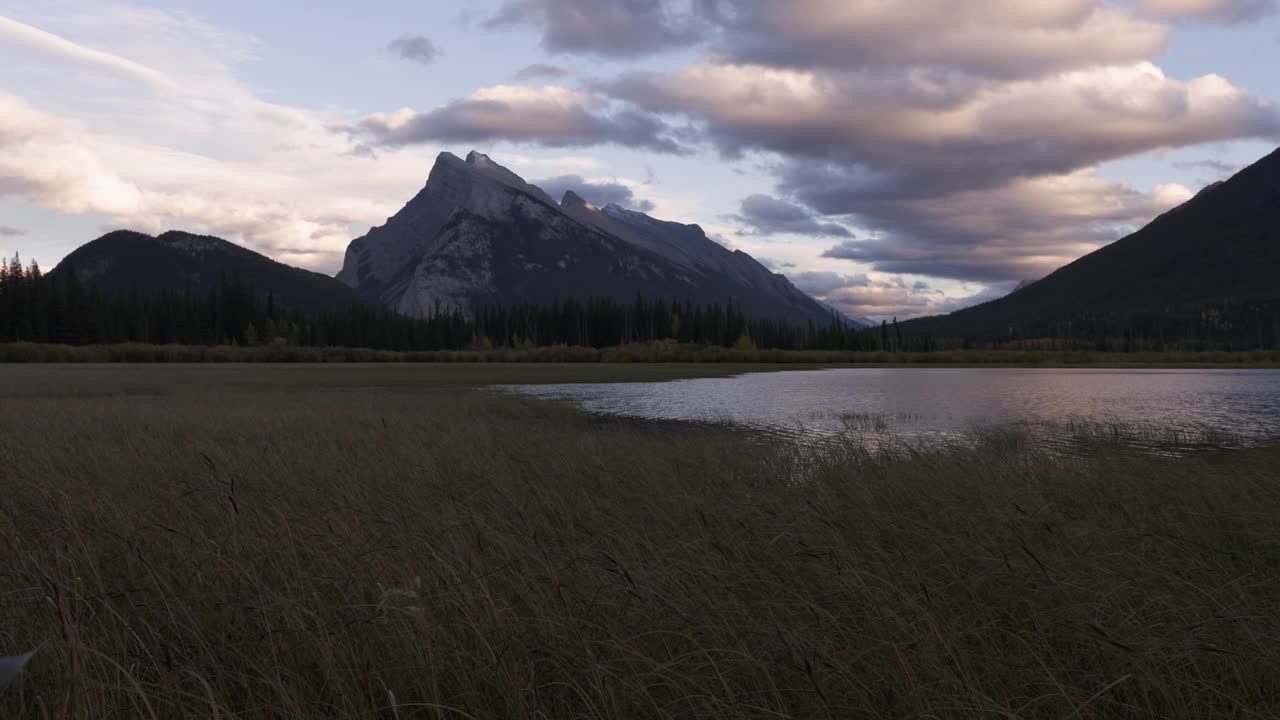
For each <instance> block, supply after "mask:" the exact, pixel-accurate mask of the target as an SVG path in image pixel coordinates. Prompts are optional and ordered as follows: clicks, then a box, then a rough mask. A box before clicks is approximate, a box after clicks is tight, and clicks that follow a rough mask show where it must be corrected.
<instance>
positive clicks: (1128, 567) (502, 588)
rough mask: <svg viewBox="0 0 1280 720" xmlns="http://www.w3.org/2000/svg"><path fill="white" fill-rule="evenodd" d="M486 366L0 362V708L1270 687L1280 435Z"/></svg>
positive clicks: (1214, 713) (965, 695) (292, 706)
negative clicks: (971, 414) (792, 443)
mask: <svg viewBox="0 0 1280 720" xmlns="http://www.w3.org/2000/svg"><path fill="white" fill-rule="evenodd" d="M500 369H501V371H502V373H503V375H502V377H503V378H505V379H507V380H510V381H513V382H515V381H518V382H541V381H563V380H569V379H573V380H583V379H593V380H638V379H660V378H663V377H682V376H687V375H685V374H684V373H697V374H702V372H703V371H704V370H705V368H701V367H699V368H684V367H680V366H668V367H660V368H654V367H646V366H642V365H636V366H623V367H593V368H591V369H590V370H589V371H586V372H589V373H597V374H596V375H591V376H589V377H588V376H584V375H582V374H581V373H582V372H584V368H582V367H580V366H570V367H564V366H559V367H558V366H554V365H548V366H527V367H526V366H521V367H519V368H514V367H510V366H504V367H501V368H500ZM741 369H744V368H731V367H727V366H726V367H722V368H716V370H717V371H719V370H724V371H726V372H727V371H730V370H732V371H738V370H741ZM488 372H491V371H490V370H488V369H486V368H480V369H477V368H476V367H475V366H432V367H429V368H421V367H409V366H387V367H337V368H334V367H312V368H298V367H284V366H271V367H262V366H236V367H207V366H155V365H151V366H129V365H121V366H109V367H108V366H91V365H85V366H65V367H57V368H50V367H43V366H0V551H2V552H3V553H4V557H5V562H4V563H3V564H0V655H10V654H16V653H18V652H21V651H24V650H27V649H30V648H32V647H36V646H40V647H41V650H40V652H39V654H38V655H37V656H36V658H35V660H34V661H33V663H32V665H31V667H30V668H29V669H28V671H27V672H26V673H24V675H23V676H21V677H20V679H19V680H18V681H17V682H16V683H15V684H13V685H11V686H10V687H8V688H5V689H3V690H0V717H4V718H64V717H66V718H134V717H142V718H304V717H305V718H347V719H354V718H402V719H403V718H441V719H443V718H485V719H487V718H557V719H558V718H633V717H640V718H686V717H708V718H740V717H759V718H879V717H884V718H900V717H916V718H973V717H990V718H1068V717H1070V718H1110V717H1153V718H1155V717H1159V718H1188V719H1191V718H1213V717H1239V718H1249V717H1276V716H1277V715H1280V612H1278V610H1280V524H1278V523H1277V522H1276V520H1277V518H1280V450H1275V449H1259V450H1252V451H1240V452H1231V453H1217V454H1204V455H1195V456H1191V457H1183V458H1180V459H1176V460H1174V459H1167V458H1165V459H1161V458H1153V457H1147V456H1139V455H1135V454H1133V453H1132V452H1131V451H1127V450H1124V449H1123V448H1120V447H1116V446H1110V445H1107V444H1105V443H1093V444H1091V445H1090V449H1089V451H1088V452H1087V453H1085V454H1081V455H1078V456H1071V457H1062V456H1054V457H1048V456H1039V455H1035V454H1032V453H1029V452H1027V451H1026V450H1025V448H1026V447H1027V446H1026V445H1024V444H1021V443H1019V442H1017V439H1016V438H1011V437H1002V436H998V435H993V436H990V437H989V438H987V439H986V440H985V441H984V442H981V443H978V444H977V445H976V446H972V447H953V448H943V449H935V450H929V451H912V450H910V449H909V448H899V449H897V450H891V451H886V452H883V453H879V454H876V453H870V452H868V451H866V450H865V449H863V448H861V447H860V446H859V445H858V444H857V443H856V442H855V441H854V440H852V439H851V440H850V442H848V443H845V444H842V445H836V446H833V447H831V448H829V449H828V450H826V451H824V452H823V453H821V454H818V455H814V454H812V453H799V452H797V451H796V450H795V449H794V448H790V447H788V446H786V445H780V444H779V445H772V444H768V443H765V442H760V441H751V442H748V441H746V440H744V438H742V437H740V436H736V435H734V434H732V433H730V432H728V431H727V430H724V429H719V428H716V427H691V426H679V425H655V424H646V423H632V422H623V421H605V420H600V419H596V418H591V417H588V416H584V415H582V414H580V413H577V412H575V411H573V410H571V409H568V408H566V407H563V406H560V405H557V404H550V403H537V402H534V401H528V400H523V399H520V398H516V397H507V396H498V395H494V394H490V393H485V392H479V391H475V390H471V389H468V388H466V387H463V386H466V385H472V384H477V383H483V382H485V381H486V378H488V379H492V378H493V377H494V375H492V374H490V375H487V376H486V375H485V373H488Z"/></svg>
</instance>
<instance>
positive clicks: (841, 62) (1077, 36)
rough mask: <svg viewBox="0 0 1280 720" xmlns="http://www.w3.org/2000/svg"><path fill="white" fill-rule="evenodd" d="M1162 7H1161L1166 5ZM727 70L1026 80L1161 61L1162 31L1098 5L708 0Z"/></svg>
mask: <svg viewBox="0 0 1280 720" xmlns="http://www.w3.org/2000/svg"><path fill="white" fill-rule="evenodd" d="M1166 1H1167V0H1166ZM699 7H701V8H702V9H703V13H704V15H707V16H708V17H709V19H710V20H711V21H713V22H715V23H717V24H718V25H720V26H721V27H722V28H723V33H722V40H721V41H720V42H719V43H718V44H717V46H716V48H715V50H716V54H717V56H718V59H719V60H720V61H721V62H725V63H728V64H747V65H753V64H758V65H768V66H771V67H782V68H796V69H811V68H818V67H825V68H835V69H841V70H847V69H864V70H865V69H897V68H901V67H904V66H910V67H917V68H929V69H940V70H942V71H944V72H946V73H963V74H970V75H978V76H990V77H999V78H1026V77H1036V76H1042V75H1046V74H1051V73H1058V72H1064V71H1069V70H1080V69H1085V68H1089V67H1094V66H1100V65H1124V64H1133V63H1135V62H1140V61H1142V60H1146V59H1148V58H1151V57H1154V56H1156V55H1158V54H1159V53H1161V52H1162V51H1163V50H1164V48H1165V43H1166V41H1167V34H1168V33H1167V29H1166V28H1165V27H1164V26H1162V25H1161V24H1159V23H1156V22H1152V21H1150V20H1147V19H1145V18H1142V17H1139V16H1137V15H1136V14H1135V13H1133V12H1132V11H1131V10H1127V9H1124V8H1121V7H1116V6H1113V5H1110V4H1107V3H1105V2H1102V0H1035V2H1010V1H1009V0H966V1H965V2H964V3H963V4H962V5H957V4H956V3H955V2H954V0H788V2H785V3H780V2H770V1H768V0H709V1H708V2H703V3H699Z"/></svg>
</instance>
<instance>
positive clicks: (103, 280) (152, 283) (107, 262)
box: [49, 230, 359, 311]
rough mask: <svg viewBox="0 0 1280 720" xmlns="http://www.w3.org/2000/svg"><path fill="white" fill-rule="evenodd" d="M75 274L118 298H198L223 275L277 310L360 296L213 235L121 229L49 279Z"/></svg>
mask: <svg viewBox="0 0 1280 720" xmlns="http://www.w3.org/2000/svg"><path fill="white" fill-rule="evenodd" d="M73 270H74V272H75V275H76V279H77V280H79V281H80V282H81V283H82V284H84V285H93V286H94V287H96V288H97V289H98V290H100V291H102V292H104V293H108V294H117V293H125V292H129V291H131V290H134V289H136V290H138V291H140V292H154V291H158V290H174V291H178V292H184V291H185V290H187V289H188V288H190V290H191V292H192V293H193V294H195V295H197V296H199V295H203V294H204V293H206V292H207V291H208V290H210V289H211V288H213V287H216V286H217V285H218V284H219V283H221V282H222V279H223V278H224V277H226V278H228V279H230V278H232V277H234V276H236V275H239V276H240V278H241V279H243V280H244V281H245V282H247V283H249V284H250V285H252V286H253V287H255V288H256V289H257V290H258V291H259V292H263V293H266V292H268V291H269V292H271V293H272V295H273V297H274V299H275V301H276V302H277V303H279V304H280V305H281V306H282V307H286V308H290V309H299V310H308V311H311V310H337V309H341V308H345V307H349V306H350V305H351V304H352V303H355V302H358V301H359V298H358V297H357V295H356V294H355V293H354V292H352V290H351V289H350V288H348V287H347V286H346V285H344V284H342V283H340V282H338V281H337V280H335V279H334V278H331V277H329V276H327V275H321V274H319V273H313V272H309V271H307V270H300V269H298V268H294V267H290V266H288V265H285V264H283V263H278V262H276V261H275V260H272V259H271V258H268V257H265V256H263V255H259V254H258V253H255V252H253V251H251V250H247V249H245V248H243V247H240V246H239V245H236V244H234V243H230V242H227V241H226V240H221V239H219V238H215V237H206V236H201V235H192V234H189V233H184V232H167V233H164V234H163V235H160V236H159V237H152V236H150V235H144V234H142V233H137V232H131V231H128V230H120V231H116V232H112V233H108V234H106V235H103V236H102V237H100V238H98V239H97V240H94V241H92V242H89V243H86V244H84V245H82V246H80V247H79V248H77V249H76V250H75V251H74V252H72V253H71V254H70V255H68V256H67V257H66V258H64V259H63V260H62V262H61V263H59V264H58V266H57V267H56V268H54V269H53V271H52V272H50V273H49V275H50V276H51V277H53V278H59V277H63V276H65V275H66V274H67V273H69V272H72V271H73Z"/></svg>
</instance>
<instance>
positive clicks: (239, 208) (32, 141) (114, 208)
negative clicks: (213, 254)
mask: <svg viewBox="0 0 1280 720" xmlns="http://www.w3.org/2000/svg"><path fill="white" fill-rule="evenodd" d="M60 27H62V29H63V30H64V31H66V32H77V33H78V34H83V35H84V36H85V37H94V38H102V42H103V45H102V46H99V47H90V46H86V45H83V44H81V43H80V42H75V41H72V40H70V39H68V38H67V37H63V36H61V35H57V34H54V33H51V32H48V31H45V30H41V29H37V28H33V27H30V26H27V25H24V24H22V23H19V22H16V21H14V20H9V19H3V18H0V38H3V39H4V40H6V41H8V43H9V45H10V48H9V49H8V50H6V52H10V51H12V49H13V47H14V46H15V45H16V46H17V48H18V51H19V53H20V54H19V55H17V56H16V57H18V58H19V60H18V62H21V63H26V64H28V65H38V66H39V67H41V68H42V69H43V70H45V71H47V72H51V73H54V74H57V75H58V76H59V77H61V78H62V80H61V81H60V82H59V83H57V85H56V86H50V88H51V91H50V92H49V93H48V94H44V93H40V92H34V91H30V89H28V92H26V93H25V94H24V96H23V97H19V96H18V95H16V94H12V93H10V94H0V195H4V196H12V197H18V198H21V199H22V200H23V201H25V202H27V203H31V204H34V205H38V206H41V207H45V208H49V209H53V210H57V211H61V212H66V213H101V214H105V215H107V216H109V217H110V218H111V219H112V220H111V222H112V223H114V224H117V225H119V226H124V227H131V228H136V229H139V230H144V231H160V230H165V229H170V228H175V229H186V230H193V231H198V232H208V233H212V234H217V235H220V236H224V237H227V238H228V239H231V240H235V241H239V242H242V243H243V244H245V245H248V246H250V247H252V248H254V249H256V250H259V251H263V252H266V253H267V254H270V255H273V256H276V257H280V258H281V259H283V260H285V261H287V262H291V263H297V264H301V265H304V266H308V267H312V268H315V269H321V270H327V271H333V270H336V268H337V266H338V265H339V264H340V262H341V258H342V253H343V252H344V251H345V249H346V245H347V243H348V242H349V241H350V239H351V238H352V237H355V236H357V235H359V234H360V233H362V232H363V231H364V230H365V229H367V228H368V227H369V226H370V225H372V224H374V223H375V222H379V221H381V219H382V218H385V217H387V216H388V215H390V214H392V213H393V212H394V211H395V210H396V209H397V208H398V207H399V202H398V201H401V200H403V198H405V197H408V196H409V195H410V194H411V193H412V192H413V191H414V190H415V189H416V188H418V187H420V185H421V183H422V181H423V180H424V177H423V173H424V170H423V167H422V164H421V160H420V159H418V158H416V157H414V156H413V155H412V154H410V153H389V154H387V155H385V156H384V157H382V158H381V159H380V160H379V161H378V164H377V167H378V172H370V171H369V168H371V167H372V161H371V160H369V159H367V158H360V157H354V156H352V153H351V151H352V149H353V144H352V141H351V140H350V138H349V137H347V136H346V135H345V134H344V133H343V132H341V131H339V130H336V129H335V128H337V127H340V126H342V125H344V124H345V123H346V122H347V119H346V118H342V117H338V116H332V115H329V114H326V113H321V112H316V111H312V110H307V109H302V108H295V107H289V106H285V105H279V104H275V103H270V102H267V101H264V100H262V99H261V98H259V97H258V96H257V95H255V94H254V93H253V92H252V91H250V90H249V89H248V88H246V87H245V86H244V85H243V84H241V83H240V82H239V81H238V80H237V79H236V77H235V73H234V69H235V63H238V62H242V61H245V60H247V59H249V58H251V57H252V48H253V46H254V44H253V41H252V39H250V38H245V37H242V36H237V35H233V34H227V33H223V32H221V31H219V30H217V29H216V28H213V27H211V26H209V25H207V24H205V23H203V22H202V21H200V20H198V19H196V18H192V17H190V16H187V15H183V14H180V13H164V12H159V11H138V10H133V9H129V8H119V7H114V6H113V7H106V6H104V7H103V8H101V10H100V11H96V12H95V15H94V17H93V18H92V22H90V18H88V17H84V16H72V17H70V18H69V19H66V20H64V21H63V23H62V25H61V26H60ZM161 31H162V32H161ZM78 39H79V38H77V40H78ZM109 46H114V49H115V51H114V52H112V51H109V49H108V48H109ZM135 50H136V54H135V52H134V51H135ZM0 59H3V56H2V55H0ZM144 59H145V62H144ZM68 98H71V99H74V101H75V104H76V107H75V108H74V109H72V110H67V109H63V108H62V107H61V106H63V105H65V104H66V103H67V102H68ZM42 105H47V106H46V107H41V106H42ZM389 199H391V201H390V202H389V201H388V200H389ZM89 239H91V238H85V240H86V241H87V240H89Z"/></svg>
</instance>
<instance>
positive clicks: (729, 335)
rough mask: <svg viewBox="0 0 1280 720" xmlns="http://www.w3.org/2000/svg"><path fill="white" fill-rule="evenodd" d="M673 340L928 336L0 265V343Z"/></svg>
mask: <svg viewBox="0 0 1280 720" xmlns="http://www.w3.org/2000/svg"><path fill="white" fill-rule="evenodd" d="M659 340H673V341H676V342H679V343H687V344H694V345H701V346H720V347H726V348H729V347H737V348H758V349H771V350H847V351H859V350H867V351H881V350H888V351H925V350H930V349H932V345H931V343H930V341H929V340H928V339H927V338H923V337H919V336H909V335H904V333H903V332H902V330H901V328H900V327H899V326H898V324H897V322H896V321H895V322H893V323H892V324H890V323H884V324H882V326H880V327H878V328H872V329H859V328H855V327H852V326H850V325H849V324H848V323H846V322H844V321H843V320H841V319H840V318H839V317H838V315H836V314H835V313H834V312H833V313H832V315H831V317H830V318H829V319H828V320H827V321H826V322H821V323H815V322H812V321H810V322H807V323H804V324H795V323H787V322H782V321H778V320H771V319H765V318H756V317H751V316H750V315H748V314H747V313H745V312H744V311H743V310H742V309H741V308H739V307H737V306H735V305H734V304H732V303H728V302H726V303H724V304H718V303H713V304H709V305H695V304H693V303H691V302H687V301H678V300H677V301H663V300H648V299H645V298H643V297H637V298H636V299H635V300H634V301H632V302H618V301H614V300H608V299H588V300H576V299H567V300H564V301H562V302H556V303H552V304H550V305H511V306H489V307H484V308H480V309H479V310H477V311H476V312H474V313H472V314H468V313H464V312H462V311H461V310H460V309H457V308H444V307H439V308H436V310H435V311H434V312H432V313H431V314H430V315H429V316H428V317H424V318H412V317H407V316H405V315H401V314H399V313H396V312H393V311H391V310H388V309H385V308H376V307H370V306H368V305H364V304H358V303H357V304H352V305H351V306H350V307H347V308H343V309H340V310H336V311H308V310H303V309H300V308H296V307H294V308H290V307H286V306H284V305H283V304H281V303H279V302H277V300H276V298H275V296H274V295H273V293H271V292H270V291H269V290H268V291H266V292H263V291H261V290H260V289H258V288H255V287H253V286H252V285H251V284H250V283H248V282H246V281H245V280H243V279H242V278H241V277H239V276H238V275H230V276H223V277H221V279H220V281H219V282H218V283H216V284H215V285H214V286H213V287H212V288H209V289H208V290H206V291H204V292H200V293H197V292H193V291H192V290H190V289H187V290H184V291H174V290H161V291H158V292H152V293H144V292H139V291H136V290H135V291H132V292H126V293H119V294H105V293H102V292H100V291H99V290H98V289H97V288H95V287H93V286H92V285H91V284H89V285H86V284H84V283H82V282H81V281H79V280H78V279H77V277H76V273H75V272H73V271H72V272H65V273H64V272H59V273H58V274H57V275H56V276H47V275H45V274H43V273H42V272H41V271H40V268H39V265H38V264H37V263H35V262H32V263H31V264H30V265H28V266H23V264H22V262H21V259H20V258H19V257H17V256H15V257H14V258H12V259H11V260H9V261H7V262H0V342H33V343H56V344H64V345H97V344H115V343H150V344H157V345H167V344H182V345H208V346H213V345H261V344H270V343H283V344H289V345H297V346H305V347H354V348H369V349H375V350H396V351H429V350H471V349H491V348H509V347H547V346H557V345H571V346H580V347H591V348H605V347H613V346H618V345H627V344H633V343H651V342H656V341H659Z"/></svg>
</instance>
